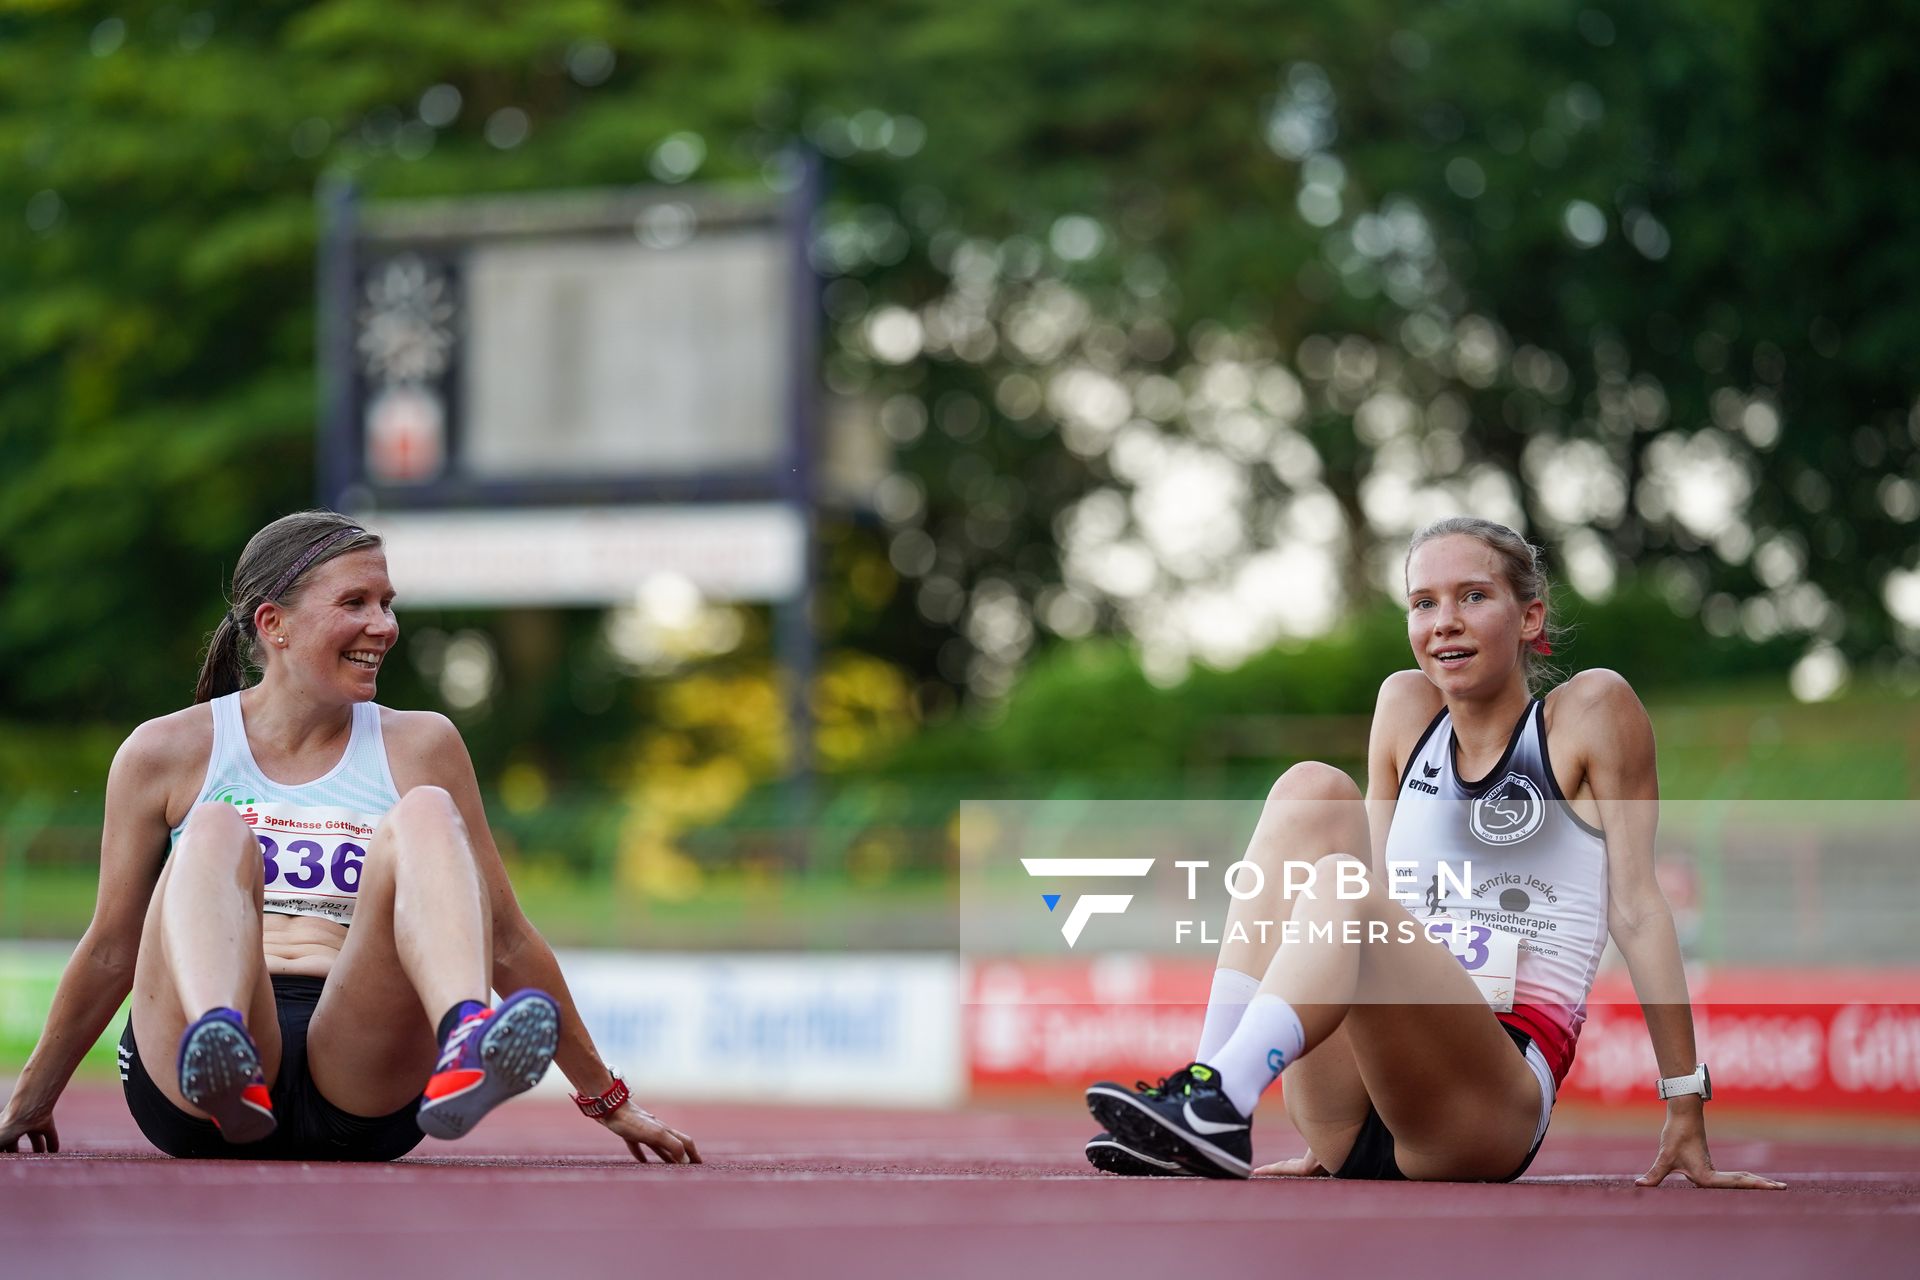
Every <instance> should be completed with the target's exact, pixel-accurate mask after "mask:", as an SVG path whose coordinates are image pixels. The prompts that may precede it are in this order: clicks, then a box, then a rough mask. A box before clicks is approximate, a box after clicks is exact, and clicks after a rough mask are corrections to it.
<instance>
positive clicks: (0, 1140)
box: [0, 1107, 60, 1155]
mask: <svg viewBox="0 0 1920 1280" xmlns="http://www.w3.org/2000/svg"><path fill="white" fill-rule="evenodd" d="M22 1138H25V1139H26V1140H27V1149H28V1150H29V1151H36V1152H46V1153H48V1154H52V1153H54V1152H57V1151H59V1150H60V1134H59V1131H58V1130H56V1129H55V1128H54V1127H53V1112H52V1111H48V1112H46V1113H45V1114H44V1115H37V1116H15V1115H14V1114H13V1108H11V1107H8V1108H7V1109H5V1110H4V1111H0V1155H13V1154H15V1153H17V1152H18V1151H19V1150H20V1139H22Z"/></svg>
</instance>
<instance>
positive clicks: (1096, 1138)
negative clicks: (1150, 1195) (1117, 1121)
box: [1087, 1133, 1193, 1178]
mask: <svg viewBox="0 0 1920 1280" xmlns="http://www.w3.org/2000/svg"><path fill="white" fill-rule="evenodd" d="M1087 1163H1088V1164H1090V1165H1092V1166H1093V1167H1094V1168H1096V1169H1098V1170H1099V1171H1100V1172H1102V1173H1117V1174H1119V1175H1121V1176H1122V1177H1125V1178H1190V1177H1192V1176H1193V1175H1192V1174H1190V1173H1188V1172H1187V1171H1186V1170H1185V1169H1182V1168H1181V1167H1180V1166H1179V1165H1178V1164H1176V1163H1174V1162H1173V1161H1171V1160H1162V1159H1161V1158H1160V1157H1158V1156H1150V1155H1148V1154H1146V1153H1145V1152H1144V1151H1135V1150H1134V1149H1133V1148H1132V1147H1130V1146H1128V1145H1127V1144H1126V1143H1124V1142H1122V1141H1120V1139H1118V1138H1116V1137H1114V1136H1113V1135H1112V1134H1110V1133H1096V1134H1094V1135H1093V1137H1092V1138H1090V1139H1089V1140H1088V1141H1087Z"/></svg>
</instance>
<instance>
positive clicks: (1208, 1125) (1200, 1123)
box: [1184, 1102, 1247, 1134]
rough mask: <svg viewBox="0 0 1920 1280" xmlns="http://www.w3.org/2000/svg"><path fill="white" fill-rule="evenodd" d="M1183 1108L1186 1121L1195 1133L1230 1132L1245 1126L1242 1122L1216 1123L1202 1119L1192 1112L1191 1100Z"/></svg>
mask: <svg viewBox="0 0 1920 1280" xmlns="http://www.w3.org/2000/svg"><path fill="white" fill-rule="evenodd" d="M1184 1110H1185V1111H1186V1114H1187V1123H1188V1124H1189V1125H1191V1126H1192V1127H1193V1131H1194V1132H1195V1133H1207V1134H1212V1133H1232V1132H1233V1131H1234V1130H1236V1129H1244V1128H1246V1127H1247V1126H1246V1125H1243V1124H1217V1123H1215V1122H1214V1121H1212V1120H1202V1119H1201V1118H1200V1117H1199V1116H1197V1115H1195V1114H1193V1104H1192V1103H1191V1102H1189V1103H1188V1104H1187V1105H1186V1107H1185V1108H1184Z"/></svg>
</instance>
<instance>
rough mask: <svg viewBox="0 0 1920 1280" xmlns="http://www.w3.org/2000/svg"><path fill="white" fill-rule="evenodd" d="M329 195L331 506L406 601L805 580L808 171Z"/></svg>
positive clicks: (326, 332)
mask: <svg viewBox="0 0 1920 1280" xmlns="http://www.w3.org/2000/svg"><path fill="white" fill-rule="evenodd" d="M802 173H803V175H804V176H803V179H802V180H801V181H800V182H799V184H798V185H797V187H796V189H795V190H794V191H792V192H788V193H784V194H775V193H771V192H767V191H763V190H749V191H746V192H737V191H724V190H718V189H705V190H699V189H689V188H683V187H669V188H621V189H603V190H588V191H568V192H552V193H539V194H525V195H512V196H488V197H478V198H462V199H450V200H416V201H406V202H382V203H372V204H363V203H362V202H361V201H360V200H359V199H358V198H357V196H356V195H355V193H354V192H353V191H352V190H351V189H346V188H335V189H332V190H330V191H329V192H327V193H326V195H325V197H324V199H325V215H326V233H325V237H324V242H323V247H322V254H321V262H320V275H321V278H320V297H321V316H320V321H321V346H322V351H321V375H322V390H323V403H324V406H325V407H324V420H323V422H322V424H321V430H320V437H319V461H320V466H319V474H320V499H321V501H322V502H323V503H325V504H326V505H328V506H332V507H334V508H336V509H338V510H342V511H349V512H353V513H356V514H357V515H359V516H360V517H362V518H363V519H364V520H365V521H366V522H367V523H368V524H369V525H371V526H372V527H375V528H377V529H379V530H380V531H381V532H382V533H383V534H384V535H385V536H386V537H387V539H388V544H389V556H390V559H391V560H392V561H393V569H394V574H395V577H396V579H397V580H400V581H401V582H403V584H404V585H405V588H406V591H407V595H408V596H409V598H410V599H412V600H413V601H414V602H416V603H437V604H450V605H451V604H460V605H476V606H485V605H528V604H593V603H617V602H621V601H625V600H630V599H631V598H632V597H633V595H634V593H635V592H636V591H637V590H638V589H639V587H640V585H641V584H642V583H643V582H644V581H645V580H646V579H647V578H649V577H651V576H653V575H655V574H659V573H673V574H677V575H680V576H682V577H685V578H687V579H689V580H691V581H692V582H693V583H694V584H695V585H696V586H697V587H699V588H700V589H701V590H702V592H703V593H704V594H706V595H708V596H709V597H711V598H716V599H739V600H773V601H784V600H791V599H793V598H795V597H797V596H799V595H801V594H803V593H804V590H805V577H806V560H807V556H806V528H807V508H808V504H809V501H810V477H811V466H810V438H811V434H812V426H813V424H812V412H813V405H814V403H815V394H814V390H813V384H814V352H815V350H816V344H817V327H818V321H817V318H816V317H817V306H816V290H815V281H814V279H813V276H812V273H811V271H810V269H809V268H808V266H807V255H806V237H807V235H808V233H809V228H810V226H811V222H812V217H813V210H814V207H815V205H816V203H817V196H816V191H817V183H816V182H815V181H814V180H813V178H812V174H811V171H810V170H807V169H806V168H805V166H802Z"/></svg>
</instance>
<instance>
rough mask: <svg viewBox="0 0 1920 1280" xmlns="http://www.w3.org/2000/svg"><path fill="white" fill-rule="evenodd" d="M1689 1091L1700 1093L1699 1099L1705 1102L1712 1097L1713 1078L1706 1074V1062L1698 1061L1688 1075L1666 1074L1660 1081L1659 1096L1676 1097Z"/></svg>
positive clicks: (1663, 1097) (1664, 1097)
mask: <svg viewBox="0 0 1920 1280" xmlns="http://www.w3.org/2000/svg"><path fill="white" fill-rule="evenodd" d="M1689 1093H1697V1094H1699V1095H1700V1101H1702V1102H1706V1101H1709V1100H1710V1099H1711V1098H1712V1097H1713V1080H1712V1079H1711V1078H1710V1077H1709V1076H1708V1075H1707V1064H1706V1063H1704V1062H1702V1063H1698V1064H1696V1065H1695V1066H1694V1068H1693V1074H1692V1075H1690V1076H1668V1077H1666V1078H1664V1079H1662V1080H1661V1081H1660V1097H1661V1098H1662V1099H1666V1098H1678V1097H1683V1096H1685V1095H1686V1094H1689Z"/></svg>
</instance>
